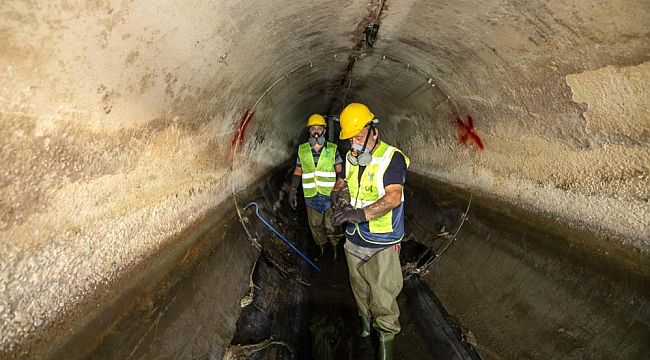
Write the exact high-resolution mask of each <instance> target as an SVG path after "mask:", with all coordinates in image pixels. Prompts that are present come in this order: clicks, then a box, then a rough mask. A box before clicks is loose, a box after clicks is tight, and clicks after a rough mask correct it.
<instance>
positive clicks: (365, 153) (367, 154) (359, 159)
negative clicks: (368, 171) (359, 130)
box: [347, 120, 379, 167]
mask: <svg viewBox="0 0 650 360" xmlns="http://www.w3.org/2000/svg"><path fill="white" fill-rule="evenodd" d="M375 121H376V120H373V121H372V122H371V123H370V128H369V129H368V135H367V136H366V140H365V141H364V142H363V146H361V145H359V144H352V147H351V148H350V152H349V153H348V156H347V159H348V161H349V162H350V164H352V165H353V166H356V165H359V166H362V167H365V166H368V165H369V164H370V162H371V161H372V150H374V149H375V146H377V142H378V141H377V142H375V144H374V145H373V147H372V149H370V150H368V149H366V146H367V145H368V140H369V139H370V137H371V136H373V135H375V133H376V130H375ZM377 140H379V139H377Z"/></svg>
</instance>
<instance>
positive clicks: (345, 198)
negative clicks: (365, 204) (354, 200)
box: [330, 182, 350, 210]
mask: <svg viewBox="0 0 650 360" xmlns="http://www.w3.org/2000/svg"><path fill="white" fill-rule="evenodd" d="M330 200H332V207H333V208H334V209H335V210H336V209H343V208H346V207H348V206H349V205H350V190H349V189H348V183H347V182H346V183H345V184H344V185H343V187H341V189H339V190H338V191H332V194H331V195H330Z"/></svg>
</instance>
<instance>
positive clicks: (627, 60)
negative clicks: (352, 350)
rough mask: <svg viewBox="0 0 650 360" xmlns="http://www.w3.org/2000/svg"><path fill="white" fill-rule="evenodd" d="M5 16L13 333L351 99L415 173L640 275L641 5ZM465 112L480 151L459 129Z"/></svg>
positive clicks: (649, 37)
mask: <svg viewBox="0 0 650 360" xmlns="http://www.w3.org/2000/svg"><path fill="white" fill-rule="evenodd" d="M0 19H2V20H1V21H0V34H2V47H1V49H0V55H1V56H0V65H1V71H2V75H1V76H0V116H1V119H2V126H1V127H0V146H1V147H2V153H1V158H0V161H1V163H2V168H1V169H0V170H1V171H0V191H1V192H2V196H1V197H0V198H1V200H0V201H1V203H0V205H1V207H0V211H1V212H0V255H1V258H2V259H3V261H2V262H1V263H0V267H1V268H0V270H1V273H2V280H1V281H0V291H1V292H2V293H3V294H7V295H6V296H3V297H2V298H1V301H2V303H0V315H1V318H2V319H3V321H2V323H1V324H0V333H2V334H3V338H2V339H1V344H2V346H4V347H5V348H8V347H9V346H10V344H14V345H16V344H25V343H27V342H28V340H27V339H33V338H34V337H35V336H36V335H35V334H38V333H39V331H41V330H39V329H42V328H45V325H48V324H50V323H51V322H53V321H55V320H56V319H60V318H61V317H63V316H71V314H72V315H74V314H75V313H77V314H78V313H79V312H80V310H79V309H80V308H81V307H79V306H76V305H78V304H79V303H82V302H83V300H84V299H86V298H88V297H91V296H94V295H96V294H95V293H96V289H98V288H101V287H102V286H107V285H109V284H112V283H113V282H114V281H116V279H120V278H121V277H123V276H124V275H125V274H128V273H129V271H132V270H133V269H135V268H137V267H138V266H142V263H143V261H144V260H145V259H148V258H149V257H150V256H151V254H155V253H156V252H158V251H160V250H161V249H164V248H166V247H167V246H170V240H169V239H171V238H172V237H173V235H175V234H178V233H180V231H182V230H183V229H185V228H187V227H188V226H189V225H190V224H192V223H194V222H196V221H198V220H200V219H201V218H202V216H204V215H205V214H206V213H207V212H208V211H209V210H210V209H213V208H214V207H215V206H217V205H219V204H222V203H224V202H226V201H229V200H228V197H229V194H230V189H231V187H232V188H235V189H242V188H244V187H246V186H247V185H249V184H251V183H252V182H253V181H255V180H256V179H258V178H259V177H260V176H262V175H263V174H264V173H265V172H266V171H268V170H269V169H271V168H274V167H276V166H279V165H280V164H282V163H283V162H284V161H286V160H288V159H289V158H290V157H291V156H292V152H293V150H294V146H295V145H296V144H297V143H298V142H299V141H300V140H302V138H301V136H303V135H302V134H303V132H302V131H303V124H304V121H305V119H306V117H307V116H308V115H309V114H310V113H312V112H323V113H331V114H336V113H337V111H338V109H340V107H341V106H342V104H343V102H349V101H353V100H354V101H361V102H365V103H367V104H368V105H369V106H370V107H371V108H372V109H373V112H374V113H375V114H376V115H377V116H378V117H379V118H380V119H381V120H382V124H381V131H382V134H383V136H385V138H386V139H387V140H388V141H389V142H391V143H393V144H395V145H396V146H398V147H400V148H402V149H403V150H404V151H405V152H406V153H407V154H409V156H410V157H411V159H412V164H413V166H412V168H411V170H412V171H413V172H416V173H419V174H422V175H425V176H427V177H430V178H433V179H436V180H439V181H442V182H445V183H448V184H450V185H452V186H456V187H460V188H464V189H468V190H470V191H472V192H475V193H477V194H481V195H482V196H484V197H487V198H492V199H496V200H499V201H502V202H504V203H506V204H509V205H511V206H516V207H522V208H525V209H529V210H532V211H535V212H537V213H539V214H540V215H541V216H544V217H549V218H552V219H555V220H557V221H559V222H561V223H564V224H566V225H569V226H571V227H577V228H579V229H582V230H583V231H588V232H593V233H594V234H596V235H598V236H596V237H595V238H594V242H593V243H592V244H581V245H580V246H585V247H586V248H587V249H588V250H589V251H592V252H594V253H600V254H601V255H602V254H609V253H611V254H613V255H612V256H616V257H619V258H620V261H621V262H623V263H626V264H627V265H629V266H630V267H632V268H633V269H635V271H639V272H642V273H647V268H646V267H644V265H643V264H644V262H647V259H648V253H649V251H650V239H649V237H648V234H649V233H650V226H649V224H648V221H649V218H650V217H649V216H648V214H649V213H650V211H649V210H650V209H649V206H650V205H649V204H648V189H649V188H650V184H649V180H648V174H649V173H650V170H649V164H650V151H649V147H650V145H649V143H650V141H649V140H650V139H649V136H650V132H649V128H650V101H649V100H648V99H650V90H649V88H648V86H647V84H648V83H649V82H650V61H649V60H650V48H649V46H648V44H649V43H650V33H649V32H648V29H650V3H648V2H647V1H643V0H632V1H629V0H609V1H602V2H593V1H561V0H558V1H550V2H548V1H544V2H542V1H516V0H510V1H485V2H476V1H424V0H423V1H416V0H413V1H391V0H387V1H378V0H373V1H370V2H367V1H356V0H348V1H328V2H323V1H301V2H280V1H239V0H227V1H219V2H212V3H206V2H198V1H197V2H189V3H178V2H174V1H166V0H165V1H158V2H156V3H155V4H153V3H151V2H144V1H97V2H92V3H85V4H83V5H76V4H72V3H68V2H65V1H64V2H61V3H57V4H54V3H47V4H46V3H42V4H39V3H26V2H22V1H4V2H3V3H2V4H1V5H0ZM373 23H379V24H380V28H379V33H378V37H377V40H376V42H375V43H374V46H373V47H372V48H369V47H368V46H367V45H366V44H365V41H364V33H363V31H364V29H365V28H366V26H369V25H371V24H373ZM247 111H249V113H248V114H249V115H251V114H252V116H246V113H247ZM468 115H469V116H471V117H472V118H473V119H474V126H475V128H476V129H475V131H474V133H475V134H476V136H478V137H479V138H480V141H481V144H482V145H483V146H484V149H482V150H481V149H480V148H479V147H478V142H477V141H476V140H475V139H474V138H472V137H471V136H470V137H468V138H467V139H466V140H467V141H466V142H465V143H463V142H462V141H460V140H461V139H462V136H463V134H465V135H467V133H468V126H467V116H468ZM457 117H460V118H461V119H462V120H461V121H463V123H462V124H459V123H457V122H455V120H454V119H455V118H457ZM240 140H241V142H240ZM235 143H237V144H238V145H237V150H236V154H235V156H234V158H235V160H236V161H235V162H234V163H231V155H232V154H233V149H232V144H235ZM7 259H8V260H7ZM644 269H645V270H644ZM646 275H647V274H646ZM61 289H66V291H61ZM43 324H45V325H43ZM16 346H17V345H16Z"/></svg>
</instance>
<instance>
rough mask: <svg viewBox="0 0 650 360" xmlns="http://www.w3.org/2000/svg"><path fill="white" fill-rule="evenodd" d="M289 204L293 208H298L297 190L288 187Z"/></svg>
mask: <svg viewBox="0 0 650 360" xmlns="http://www.w3.org/2000/svg"><path fill="white" fill-rule="evenodd" d="M289 206H291V208H292V209H293V210H296V209H297V208H298V190H297V189H289Z"/></svg>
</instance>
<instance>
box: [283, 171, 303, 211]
mask: <svg viewBox="0 0 650 360" xmlns="http://www.w3.org/2000/svg"><path fill="white" fill-rule="evenodd" d="M300 179H301V177H300V176H297V175H294V176H293V177H292V178H291V184H285V185H283V186H282V189H283V190H285V191H286V192H287V195H289V206H291V208H292V209H293V210H296V208H297V207H298V186H299V185H300Z"/></svg>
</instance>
